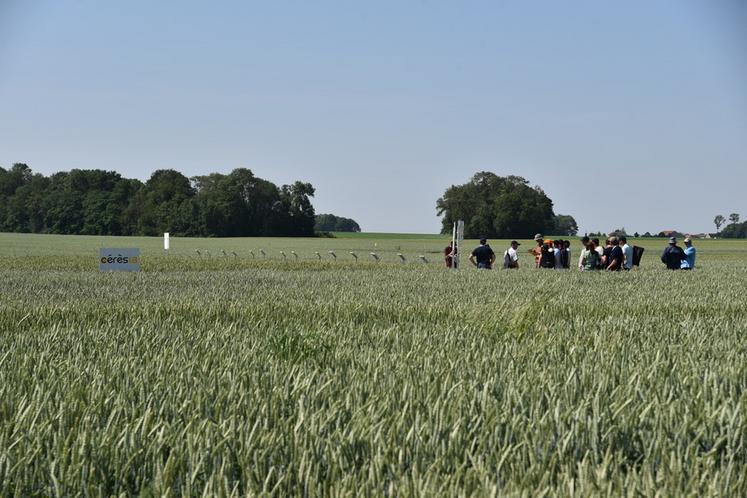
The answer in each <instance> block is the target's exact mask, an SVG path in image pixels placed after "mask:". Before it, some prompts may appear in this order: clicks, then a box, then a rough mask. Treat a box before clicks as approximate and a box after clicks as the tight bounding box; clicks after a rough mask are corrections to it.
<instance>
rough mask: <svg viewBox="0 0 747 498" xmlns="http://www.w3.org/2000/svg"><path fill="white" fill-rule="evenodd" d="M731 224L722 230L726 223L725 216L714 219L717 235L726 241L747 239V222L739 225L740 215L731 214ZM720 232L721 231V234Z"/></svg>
mask: <svg viewBox="0 0 747 498" xmlns="http://www.w3.org/2000/svg"><path fill="white" fill-rule="evenodd" d="M729 222H730V223H729V224H728V225H726V228H724V229H723V230H721V225H724V224H725V223H726V218H724V216H723V215H721V214H718V215H716V217H715V218H714V219H713V223H714V225H716V233H717V234H718V235H719V236H720V237H723V238H725V239H743V238H746V237H747V221H743V222H742V223H739V213H731V214H730V215H729ZM719 230H721V231H720V232H719Z"/></svg>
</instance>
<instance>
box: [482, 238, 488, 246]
mask: <svg viewBox="0 0 747 498" xmlns="http://www.w3.org/2000/svg"><path fill="white" fill-rule="evenodd" d="M487 243H488V239H486V238H484V237H483V238H482V239H480V244H487Z"/></svg>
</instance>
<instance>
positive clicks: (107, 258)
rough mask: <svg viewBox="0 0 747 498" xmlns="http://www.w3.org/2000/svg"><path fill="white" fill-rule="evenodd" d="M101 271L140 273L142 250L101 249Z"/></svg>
mask: <svg viewBox="0 0 747 498" xmlns="http://www.w3.org/2000/svg"><path fill="white" fill-rule="evenodd" d="M99 271H140V249H138V248H134V247H124V248H118V249H117V248H107V247H102V248H101V249H99Z"/></svg>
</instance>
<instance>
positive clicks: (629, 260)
mask: <svg viewBox="0 0 747 498" xmlns="http://www.w3.org/2000/svg"><path fill="white" fill-rule="evenodd" d="M620 246H621V247H622V250H623V256H624V262H623V268H625V269H626V270H632V269H633V247H632V246H629V245H628V239H627V238H626V237H625V235H623V236H622V237H620Z"/></svg>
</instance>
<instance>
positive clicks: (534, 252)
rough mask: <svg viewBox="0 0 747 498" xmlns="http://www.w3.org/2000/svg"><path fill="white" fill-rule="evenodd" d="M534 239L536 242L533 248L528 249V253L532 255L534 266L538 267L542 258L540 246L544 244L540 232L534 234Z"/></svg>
mask: <svg viewBox="0 0 747 498" xmlns="http://www.w3.org/2000/svg"><path fill="white" fill-rule="evenodd" d="M534 241H535V242H536V243H537V245H536V246H534V248H533V249H529V253H531V254H532V256H534V267H535V268H539V267H540V259H541V258H542V246H543V244H544V242H543V238H542V234H541V233H538V234H536V235H535V236H534Z"/></svg>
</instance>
